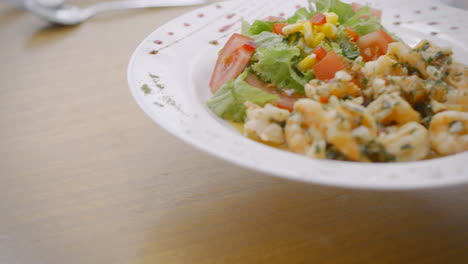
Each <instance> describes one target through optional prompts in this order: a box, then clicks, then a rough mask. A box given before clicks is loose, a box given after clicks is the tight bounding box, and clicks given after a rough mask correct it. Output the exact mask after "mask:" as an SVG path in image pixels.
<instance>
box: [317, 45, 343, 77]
mask: <svg viewBox="0 0 468 264" xmlns="http://www.w3.org/2000/svg"><path fill="white" fill-rule="evenodd" d="M344 69H346V66H345V65H344V63H343V58H342V57H341V56H339V55H337V54H336V53H335V52H334V51H330V52H328V53H327V55H326V56H325V57H324V58H323V59H322V60H321V61H319V62H318V63H317V64H315V65H314V73H315V77H317V79H320V80H322V81H327V80H330V79H333V78H335V73H336V72H337V71H341V70H344Z"/></svg>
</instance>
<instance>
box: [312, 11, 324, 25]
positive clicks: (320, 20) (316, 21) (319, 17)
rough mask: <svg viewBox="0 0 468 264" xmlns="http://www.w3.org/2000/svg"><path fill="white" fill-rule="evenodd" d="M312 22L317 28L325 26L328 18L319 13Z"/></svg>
mask: <svg viewBox="0 0 468 264" xmlns="http://www.w3.org/2000/svg"><path fill="white" fill-rule="evenodd" d="M310 22H311V23H312V25H316V26H318V25H323V24H325V23H327V17H325V15H324V14H322V13H317V14H316V15H315V16H313V17H312V18H311V19H310Z"/></svg>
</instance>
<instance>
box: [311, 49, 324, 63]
mask: <svg viewBox="0 0 468 264" xmlns="http://www.w3.org/2000/svg"><path fill="white" fill-rule="evenodd" d="M312 53H313V54H315V58H316V59H317V61H321V60H322V59H323V58H325V56H327V51H326V50H325V49H324V48H323V47H322V46H317V47H315V49H314V50H313V51H312Z"/></svg>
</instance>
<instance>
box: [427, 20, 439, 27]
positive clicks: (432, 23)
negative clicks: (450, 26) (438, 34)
mask: <svg viewBox="0 0 468 264" xmlns="http://www.w3.org/2000/svg"><path fill="white" fill-rule="evenodd" d="M427 24H428V25H429V26H434V25H437V24H439V22H436V21H430V22H427Z"/></svg>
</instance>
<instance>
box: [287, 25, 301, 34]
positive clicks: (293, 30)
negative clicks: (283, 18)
mask: <svg viewBox="0 0 468 264" xmlns="http://www.w3.org/2000/svg"><path fill="white" fill-rule="evenodd" d="M303 30H304V26H303V24H302V23H296V24H291V25H287V26H285V27H284V28H283V34H285V35H289V34H292V33H296V32H302V31H303Z"/></svg>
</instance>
